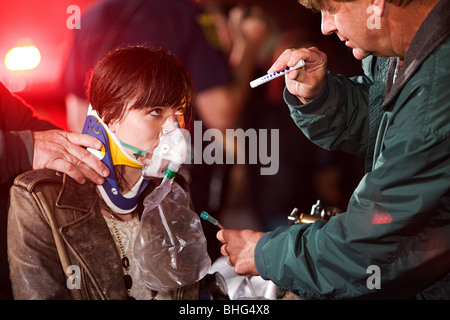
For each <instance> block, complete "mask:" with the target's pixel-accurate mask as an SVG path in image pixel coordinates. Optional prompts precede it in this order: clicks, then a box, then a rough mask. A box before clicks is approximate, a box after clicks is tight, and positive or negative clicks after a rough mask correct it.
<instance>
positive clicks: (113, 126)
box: [106, 120, 119, 133]
mask: <svg viewBox="0 0 450 320" xmlns="http://www.w3.org/2000/svg"><path fill="white" fill-rule="evenodd" d="M106 125H107V126H108V128H109V130H110V131H111V132H112V133H117V128H118V126H119V121H117V120H114V121H111V122H110V123H107V124H106Z"/></svg>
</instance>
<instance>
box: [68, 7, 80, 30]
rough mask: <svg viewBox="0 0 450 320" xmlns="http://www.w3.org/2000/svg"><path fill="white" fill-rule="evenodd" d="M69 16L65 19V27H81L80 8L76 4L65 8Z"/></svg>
mask: <svg viewBox="0 0 450 320" xmlns="http://www.w3.org/2000/svg"><path fill="white" fill-rule="evenodd" d="M66 13H68V14H70V16H69V17H68V18H67V20H66V26H67V29H81V9H80V7H79V6H77V5H74V4H72V5H70V6H68V7H67V9H66Z"/></svg>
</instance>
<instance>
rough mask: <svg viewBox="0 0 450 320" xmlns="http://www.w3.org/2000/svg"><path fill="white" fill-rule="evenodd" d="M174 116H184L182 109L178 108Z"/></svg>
mask: <svg viewBox="0 0 450 320" xmlns="http://www.w3.org/2000/svg"><path fill="white" fill-rule="evenodd" d="M175 115H177V116H182V115H184V109H183V108H179V109H177V110H176V111H175Z"/></svg>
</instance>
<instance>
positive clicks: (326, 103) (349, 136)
mask: <svg viewBox="0 0 450 320" xmlns="http://www.w3.org/2000/svg"><path fill="white" fill-rule="evenodd" d="M286 54H288V55H287V56H285V57H284V56H283V55H286ZM283 55H282V56H281V57H280V58H279V59H278V60H277V62H276V63H275V64H274V66H277V67H276V68H275V67H272V69H271V70H275V71H276V70H278V69H279V68H282V67H283V66H287V65H289V66H290V65H291V64H293V63H296V62H298V61H299V60H300V59H304V60H305V62H306V67H305V69H304V70H296V71H293V72H291V73H289V74H287V75H286V76H285V78H286V88H285V90H284V100H285V102H286V103H287V105H288V107H289V109H290V112H291V117H292V119H293V120H294V121H295V123H296V124H297V126H298V127H299V128H300V129H301V130H302V132H303V133H304V134H305V135H306V136H307V137H308V138H309V139H310V140H311V141H312V142H314V143H315V144H317V145H319V146H321V147H322V148H325V149H327V150H339V151H345V152H348V153H352V154H357V155H365V152H366V149H367V141H368V134H369V101H368V99H369V90H370V86H371V85H372V83H373V81H372V80H373V78H372V77H373V75H372V74H371V71H372V67H373V63H374V62H373V57H369V58H367V59H365V60H364V61H363V69H364V71H365V75H364V76H358V77H353V78H347V77H345V76H342V75H334V74H332V73H330V72H329V71H327V72H325V73H323V72H322V70H323V69H322V68H321V66H322V65H323V64H326V58H325V57H322V55H323V53H321V52H319V51H317V50H316V49H314V48H310V49H309V50H308V49H299V50H297V51H290V50H289V51H287V53H286V52H285V53H284V54H283ZM289 59H292V60H289ZM287 61H288V62H287ZM309 64H311V66H310V67H309V66H308V65H309ZM294 73H296V74H297V75H296V74H294ZM319 89H320V90H319Z"/></svg>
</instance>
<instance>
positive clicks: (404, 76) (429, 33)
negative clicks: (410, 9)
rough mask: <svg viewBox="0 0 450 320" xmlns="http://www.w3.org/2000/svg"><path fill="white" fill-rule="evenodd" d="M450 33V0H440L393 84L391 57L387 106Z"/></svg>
mask: <svg viewBox="0 0 450 320" xmlns="http://www.w3.org/2000/svg"><path fill="white" fill-rule="evenodd" d="M449 35H450V0H440V1H439V2H438V3H437V4H436V5H435V6H434V8H433V9H432V10H431V11H430V13H429V14H428V16H427V17H426V18H425V20H424V21H423V22H422V24H421V26H420V27H419V29H418V30H417V32H416V34H415V36H414V38H413V40H412V41H411V45H410V46H409V49H408V52H407V53H406V56H405V60H404V61H403V66H402V68H401V69H400V72H399V74H398V78H397V80H396V81H395V83H394V84H392V78H393V73H394V72H393V70H394V69H395V62H394V61H395V60H396V59H394V58H393V59H391V65H390V68H389V73H388V77H387V82H386V98H385V101H384V103H383V105H384V106H385V107H386V106H387V104H388V103H389V102H390V100H391V99H392V98H394V96H396V95H397V94H398V93H399V92H400V90H401V89H402V88H403V87H404V85H405V84H406V83H407V82H408V81H409V80H410V78H411V77H412V76H413V75H414V74H415V73H416V71H417V70H418V69H419V68H420V66H421V65H422V63H423V62H424V61H425V60H426V59H427V58H428V57H429V56H430V54H431V53H432V52H433V51H434V50H435V49H436V48H437V47H438V46H440V45H441V43H442V42H443V41H444V40H445V39H447V37H448V36H449Z"/></svg>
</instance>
